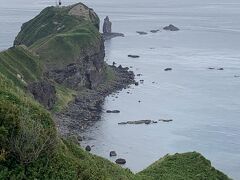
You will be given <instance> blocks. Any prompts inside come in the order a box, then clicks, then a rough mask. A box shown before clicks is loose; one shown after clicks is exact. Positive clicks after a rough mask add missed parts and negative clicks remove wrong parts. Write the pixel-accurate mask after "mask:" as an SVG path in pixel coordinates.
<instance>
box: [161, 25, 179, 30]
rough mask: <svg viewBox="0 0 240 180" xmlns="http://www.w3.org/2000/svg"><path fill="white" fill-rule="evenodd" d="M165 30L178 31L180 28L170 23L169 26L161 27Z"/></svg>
mask: <svg viewBox="0 0 240 180" xmlns="http://www.w3.org/2000/svg"><path fill="white" fill-rule="evenodd" d="M163 29H164V30H166V31H179V30H180V29H179V28H178V27H176V26H174V25H172V24H170V25H169V26H165V27H164V28H163Z"/></svg>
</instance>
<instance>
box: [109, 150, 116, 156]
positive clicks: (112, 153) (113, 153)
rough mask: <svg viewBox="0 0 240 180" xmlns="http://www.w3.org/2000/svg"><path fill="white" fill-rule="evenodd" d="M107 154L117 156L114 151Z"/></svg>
mask: <svg viewBox="0 0 240 180" xmlns="http://www.w3.org/2000/svg"><path fill="white" fill-rule="evenodd" d="M109 155H110V157H113V156H117V153H116V151H111V152H110V154H109Z"/></svg>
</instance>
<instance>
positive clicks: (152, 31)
mask: <svg viewBox="0 0 240 180" xmlns="http://www.w3.org/2000/svg"><path fill="white" fill-rule="evenodd" d="M159 31H160V30H159V29H156V30H151V31H150V32H151V33H157V32H159Z"/></svg>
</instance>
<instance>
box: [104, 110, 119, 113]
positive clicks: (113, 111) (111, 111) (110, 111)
mask: <svg viewBox="0 0 240 180" xmlns="http://www.w3.org/2000/svg"><path fill="white" fill-rule="evenodd" d="M106 113H120V111H119V110H107V111H106Z"/></svg>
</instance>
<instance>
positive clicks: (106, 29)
mask: <svg viewBox="0 0 240 180" xmlns="http://www.w3.org/2000/svg"><path fill="white" fill-rule="evenodd" d="M103 33H104V34H110V33H112V22H111V21H110V20H109V17H108V16H107V17H106V18H105V19H104V23H103Z"/></svg>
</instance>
